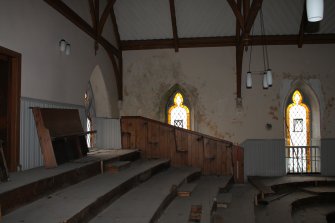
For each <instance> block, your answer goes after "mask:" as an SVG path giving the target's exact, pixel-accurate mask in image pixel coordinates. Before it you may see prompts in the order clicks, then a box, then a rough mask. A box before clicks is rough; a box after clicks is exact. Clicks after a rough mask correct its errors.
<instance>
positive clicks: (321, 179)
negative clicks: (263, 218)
mask: <svg viewBox="0 0 335 223" xmlns="http://www.w3.org/2000/svg"><path fill="white" fill-rule="evenodd" d="M248 181H249V182H250V183H251V184H252V185H253V186H255V187H256V188H257V189H258V190H259V191H260V193H261V194H262V198H264V196H267V195H271V194H274V193H275V191H276V190H278V189H279V188H282V187H287V186H290V185H291V186H292V185H295V186H296V185H301V186H309V185H329V184H332V185H334V184H335V177H326V176H317V175H316V176H311V175H287V176H282V177H258V176H250V177H248Z"/></svg>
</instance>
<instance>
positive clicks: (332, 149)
mask: <svg viewBox="0 0 335 223" xmlns="http://www.w3.org/2000/svg"><path fill="white" fill-rule="evenodd" d="M334 157H335V139H322V140H321V173H322V175H326V176H335V162H334Z"/></svg>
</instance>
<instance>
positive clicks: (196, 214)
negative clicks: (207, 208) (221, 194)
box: [189, 205, 202, 223]
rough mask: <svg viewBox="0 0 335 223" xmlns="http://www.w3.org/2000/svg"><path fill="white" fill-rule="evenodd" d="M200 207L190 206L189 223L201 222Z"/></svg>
mask: <svg viewBox="0 0 335 223" xmlns="http://www.w3.org/2000/svg"><path fill="white" fill-rule="evenodd" d="M201 213H202V206H201V205H192V206H191V210H190V217H189V223H191V222H200V221H201Z"/></svg>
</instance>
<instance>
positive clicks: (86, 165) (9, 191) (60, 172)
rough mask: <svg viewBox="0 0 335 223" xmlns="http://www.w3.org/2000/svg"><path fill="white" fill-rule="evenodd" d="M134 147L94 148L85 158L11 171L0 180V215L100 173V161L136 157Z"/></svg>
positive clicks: (137, 155)
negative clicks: (47, 167) (131, 148)
mask: <svg viewBox="0 0 335 223" xmlns="http://www.w3.org/2000/svg"><path fill="white" fill-rule="evenodd" d="M138 158H139V152H138V151H137V150H122V149H117V150H116V149H110V150H94V151H92V152H90V153H89V154H88V156H87V157H84V158H81V159H78V160H75V161H73V162H70V163H65V164H62V165H59V166H58V167H57V168H53V169H45V168H44V167H39V168H34V169H30V170H26V171H22V172H17V173H11V174H10V176H9V181H8V182H6V183H1V186H0V201H1V202H0V203H1V211H2V215H6V214H8V213H10V212H11V211H13V210H14V209H15V208H18V207H20V206H22V205H24V204H27V203H29V202H32V201H34V200H36V199H38V198H41V197H42V196H44V195H46V194H48V193H51V192H53V191H56V190H59V189H61V188H64V187H66V186H69V185H72V184H75V183H78V182H80V181H82V180H85V179H88V178H90V177H92V176H95V175H97V174H99V173H100V172H101V163H103V162H106V161H108V162H109V161H116V160H131V161H133V160H136V159H138Z"/></svg>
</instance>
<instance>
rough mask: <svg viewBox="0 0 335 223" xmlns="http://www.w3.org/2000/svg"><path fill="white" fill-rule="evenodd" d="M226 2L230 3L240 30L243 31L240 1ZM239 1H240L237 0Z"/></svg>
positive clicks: (228, 0)
mask: <svg viewBox="0 0 335 223" xmlns="http://www.w3.org/2000/svg"><path fill="white" fill-rule="evenodd" d="M227 2H228V4H229V5H230V7H231V9H232V10H233V12H234V14H235V17H236V21H237V23H238V24H239V26H240V29H242V31H244V18H243V16H242V14H241V3H238V4H236V2H235V1H234V0H227ZM238 2H240V1H238Z"/></svg>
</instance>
